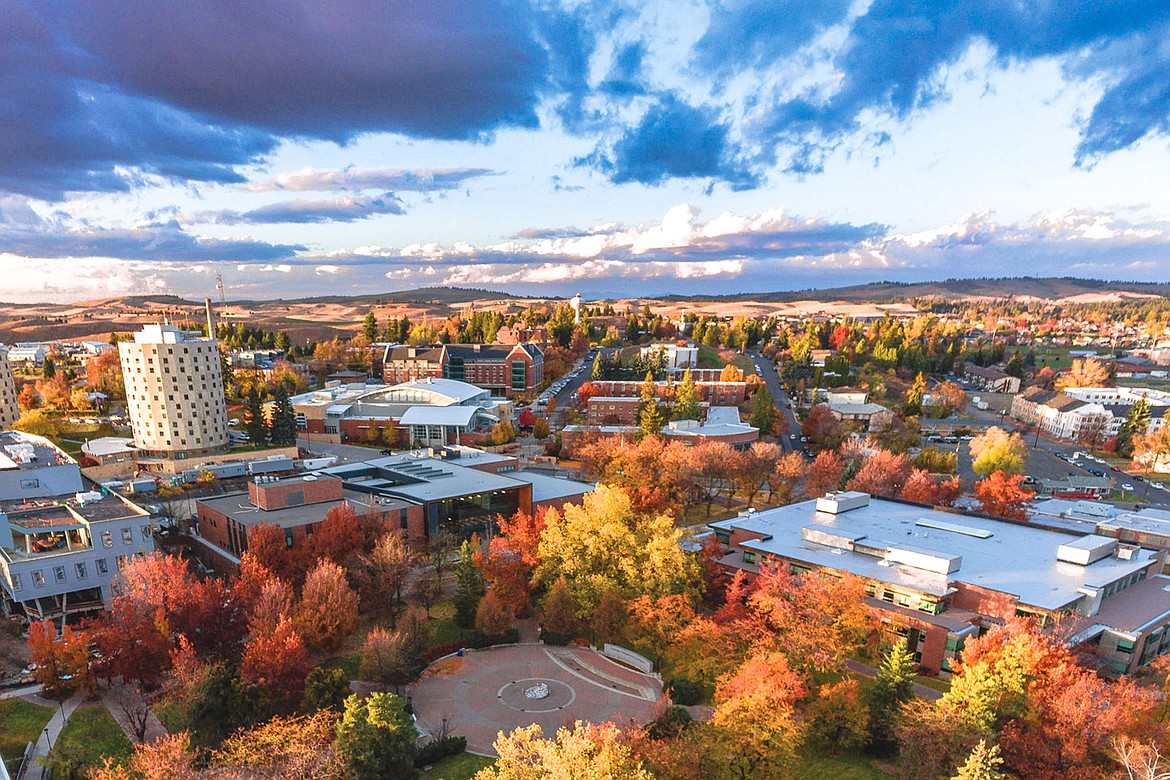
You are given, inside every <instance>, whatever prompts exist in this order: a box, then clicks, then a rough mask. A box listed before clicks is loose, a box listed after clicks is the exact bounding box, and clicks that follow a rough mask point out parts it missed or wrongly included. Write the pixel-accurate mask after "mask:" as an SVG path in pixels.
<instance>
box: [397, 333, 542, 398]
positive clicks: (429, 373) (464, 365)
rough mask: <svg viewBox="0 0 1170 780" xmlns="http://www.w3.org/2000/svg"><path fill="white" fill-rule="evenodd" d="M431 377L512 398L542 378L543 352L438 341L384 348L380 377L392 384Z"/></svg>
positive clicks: (516, 346)
mask: <svg viewBox="0 0 1170 780" xmlns="http://www.w3.org/2000/svg"><path fill="white" fill-rule="evenodd" d="M423 377H431V378H434V379H439V378H442V379H455V380H459V381H461V382H467V383H469V384H473V385H475V386H477V387H483V388H486V389H488V390H491V391H492V394H493V395H497V396H507V397H512V396H514V395H530V394H532V393H535V392H536V389H537V388H538V387H539V386H540V384H541V383H542V382H543V381H544V353H543V352H541V350H540V347H538V346H536V345H535V344H532V343H523V344H514V345H510V344H439V345H436V346H433V347H410V346H394V347H388V348H387V349H386V353H385V355H384V357H383V360H382V378H383V381H384V382H386V384H389V385H395V384H400V383H402V382H409V381H410V380H412V379H420V378H423Z"/></svg>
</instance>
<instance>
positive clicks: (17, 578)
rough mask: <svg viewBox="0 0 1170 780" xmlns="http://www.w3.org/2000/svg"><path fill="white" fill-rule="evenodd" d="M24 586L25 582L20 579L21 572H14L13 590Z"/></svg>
mask: <svg viewBox="0 0 1170 780" xmlns="http://www.w3.org/2000/svg"><path fill="white" fill-rule="evenodd" d="M23 587H24V583H23V582H21V580H20V575H19V574H13V575H12V589H13V590H20V589H21V588H23Z"/></svg>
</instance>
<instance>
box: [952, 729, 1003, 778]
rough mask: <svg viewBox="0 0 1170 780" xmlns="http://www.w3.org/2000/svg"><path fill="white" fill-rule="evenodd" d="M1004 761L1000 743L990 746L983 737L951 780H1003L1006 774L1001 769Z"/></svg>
mask: <svg viewBox="0 0 1170 780" xmlns="http://www.w3.org/2000/svg"><path fill="white" fill-rule="evenodd" d="M1002 763H1003V759H1002V758H1000V755H999V745H991V746H990V747H989V746H988V745H987V740H983V739H981V740H979V744H978V745H976V746H975V748H974V749H973V750H972V751H971V755H969V756H967V760H966V762H964V763H963V765H962V766H961V767H959V773H958V774H957V775H955V776H954V777H952V778H951V780H1002V778H1003V777H1004V774H1003V772H1001V771H999V766H1000V764H1002Z"/></svg>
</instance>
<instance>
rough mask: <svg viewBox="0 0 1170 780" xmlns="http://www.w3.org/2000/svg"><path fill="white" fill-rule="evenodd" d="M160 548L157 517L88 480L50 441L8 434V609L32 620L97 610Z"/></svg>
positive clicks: (3, 481) (1, 492) (0, 595)
mask: <svg viewBox="0 0 1170 780" xmlns="http://www.w3.org/2000/svg"><path fill="white" fill-rule="evenodd" d="M154 549H155V544H154V527H153V525H152V524H151V519H150V515H149V514H148V513H147V512H146V511H145V510H144V509H142V508H141V507H139V506H137V505H136V504H134V503H133V502H131V501H130V500H128V499H126V498H123V497H121V496H118V495H115V494H110V493H109V492H108V491H104V490H101V489H99V488H98V487H97V486H96V485H94V484H93V483H90V482H88V481H87V480H85V479H84V478H83V477H82V475H81V469H80V468H79V467H78V465H77V462H76V461H74V460H73V458H71V457H69V455H67V454H65V452H63V451H62V450H60V449H58V448H57V447H56V446H55V445H53V444H52V443H51V442H49V441H48V440H47V439H43V438H41V437H39V436H31V435H29V434H24V433H19V432H16V431H9V432H5V433H0V607H2V609H3V612H4V613H5V614H18V615H25V616H27V617H28V618H29V619H31V620H40V619H43V618H60V617H62V616H67V615H80V614H85V613H89V612H94V611H98V610H101V609H103V608H104V607H105V606H108V605H109V603H110V600H111V599H112V598H113V595H114V593H113V589H112V584H111V583H112V581H113V579H114V576H115V575H116V574H117V572H118V570H119V569H121V568H122V567H123V566H125V565H126V563H127V561H129V560H130V559H131V558H132V557H135V556H138V557H141V556H143V555H146V554H147V553H149V552H151V551H153V550H154Z"/></svg>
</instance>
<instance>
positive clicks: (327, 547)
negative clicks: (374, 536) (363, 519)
mask: <svg viewBox="0 0 1170 780" xmlns="http://www.w3.org/2000/svg"><path fill="white" fill-rule="evenodd" d="M310 541H311V542H312V545H311V546H312V553H311V557H313V558H328V559H329V560H331V561H333V562H334V563H344V562H345V560H346V559H347V558H348V557H349V556H350V555H353V554H354V553H360V552H361V551H362V546H363V544H364V542H365V539H364V538H363V536H362V532H361V528H360V525H359V523H358V516H357V515H356V514H355V513H354V511H353V509H352V508H351V507H350V506H349V504H341V505H340V506H335V507H333V508H332V509H330V510H329V511H328V512H326V513H325V519H324V520H323V521H321V524H320V525H319V526H317V528H316V529H314V531H313V535H312V536H311V537H310Z"/></svg>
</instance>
